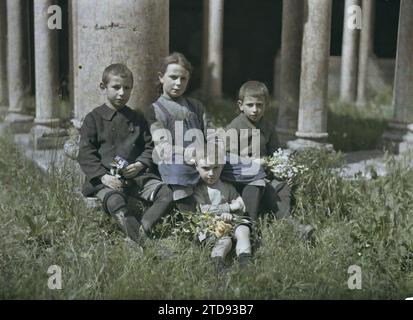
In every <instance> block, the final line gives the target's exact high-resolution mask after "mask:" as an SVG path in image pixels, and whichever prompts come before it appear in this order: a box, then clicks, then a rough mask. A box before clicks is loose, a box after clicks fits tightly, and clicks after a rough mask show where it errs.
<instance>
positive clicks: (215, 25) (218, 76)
mask: <svg viewBox="0 0 413 320" xmlns="http://www.w3.org/2000/svg"><path fill="white" fill-rule="evenodd" d="M205 14H207V15H208V31H207V34H208V49H207V67H206V68H205V69H206V70H205V69H204V72H205V71H206V72H207V73H206V75H204V76H203V82H204V83H203V88H205V90H206V94H205V96H206V97H207V98H220V97H221V96H222V59H223V58H222V47H223V33H224V0H208V13H205Z"/></svg>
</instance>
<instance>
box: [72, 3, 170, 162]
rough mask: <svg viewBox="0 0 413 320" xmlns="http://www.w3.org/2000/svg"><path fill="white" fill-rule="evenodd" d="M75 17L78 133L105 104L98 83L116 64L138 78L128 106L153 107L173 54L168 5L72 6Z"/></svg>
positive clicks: (75, 98)
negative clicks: (160, 75)
mask: <svg viewBox="0 0 413 320" xmlns="http://www.w3.org/2000/svg"><path fill="white" fill-rule="evenodd" d="M91 12H92V13H93V14H91ZM71 15H72V16H71V18H70V22H71V28H72V34H73V36H72V44H71V47H72V50H73V52H72V53H71V54H72V58H71V60H72V61H73V68H74V73H73V104H74V115H75V118H74V119H73V121H72V122H73V124H74V125H75V127H77V128H79V127H80V126H81V123H82V121H83V119H84V117H85V115H86V114H87V113H88V112H89V111H91V110H92V109H93V108H95V107H97V106H99V105H100V104H102V103H103V101H104V96H103V95H102V94H101V92H100V90H99V83H100V81H101V79H102V73H103V70H104V68H105V67H106V66H108V65H110V64H112V63H124V64H126V65H127V66H128V67H129V68H130V69H131V71H132V72H133V75H134V88H133V92H132V95H131V98H130V100H129V102H128V106H130V107H131V108H133V109H144V108H146V107H149V106H150V104H151V103H152V102H153V101H154V100H155V99H156V97H157V88H156V83H157V72H158V69H159V64H160V61H161V60H162V58H163V57H165V56H166V55H168V52H169V1H168V0H138V1H132V0H117V1H112V0H78V1H71ZM65 150H66V146H65ZM66 151H67V152H68V153H69V154H70V152H69V151H68V150H66ZM72 154H73V155H74V154H75V152H74V153H72Z"/></svg>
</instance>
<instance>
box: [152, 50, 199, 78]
mask: <svg viewBox="0 0 413 320" xmlns="http://www.w3.org/2000/svg"><path fill="white" fill-rule="evenodd" d="M170 64H179V65H180V66H182V67H184V68H185V69H186V70H188V72H189V74H192V70H193V68H192V64H191V63H190V62H189V61H188V59H187V58H186V57H185V56H184V55H183V54H182V53H180V52H173V53H171V54H170V55H169V56H167V57H165V58H164V59H163V60H162V64H161V68H160V72H161V73H162V74H164V73H165V71H166V68H168V65H170Z"/></svg>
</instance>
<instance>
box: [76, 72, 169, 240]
mask: <svg viewBox="0 0 413 320" xmlns="http://www.w3.org/2000/svg"><path fill="white" fill-rule="evenodd" d="M100 88H101V89H102V91H104V93H105V96H106V103H105V104H103V105H101V106H99V107H97V108H95V109H93V110H92V111H91V112H89V113H88V114H87V115H86V117H85V119H84V122H83V125H82V128H81V130H80V146H79V155H78V162H79V164H80V167H81V169H82V171H83V172H84V174H85V175H86V181H85V183H84V186H83V190H82V193H83V194H84V195H85V196H96V197H98V198H99V199H100V200H101V201H102V206H103V208H104V210H105V211H106V212H107V213H109V214H110V215H111V216H112V217H113V218H114V219H115V220H116V222H117V224H118V225H119V227H120V228H121V229H122V231H123V232H124V233H125V234H126V235H127V237H129V238H130V239H132V240H133V241H135V242H139V239H140V236H143V235H144V234H141V235H139V230H140V229H143V231H144V232H145V234H146V233H149V232H150V231H151V229H152V227H153V226H154V225H155V223H156V222H157V221H158V220H159V219H160V218H161V217H162V216H164V215H166V214H168V213H169V212H170V210H171V209H172V207H173V201H172V192H171V190H170V189H169V188H168V187H167V186H166V185H165V184H163V183H162V181H161V180H160V179H159V177H158V176H157V175H155V174H153V173H151V172H150V171H151V170H150V168H151V167H152V165H153V162H152V151H153V143H152V138H151V135H150V132H149V128H148V125H147V123H146V121H145V118H144V116H143V114H142V113H141V112H140V111H134V110H132V109H130V108H129V107H128V106H126V103H127V102H128V100H129V97H130V95H131V91H132V88H133V75H132V72H131V71H130V70H129V69H128V68H127V67H126V66H125V65H123V64H112V65H110V66H108V67H107V68H106V69H105V70H104V72H103V76H102V82H101V83H100ZM115 157H120V158H119V159H121V161H123V162H124V163H125V164H127V165H126V167H125V168H123V169H122V170H120V172H119V173H120V175H119V176H115V175H112V174H110V170H111V164H112V162H113V161H114V158H115ZM120 176H121V178H119V177H120ZM128 196H129V197H135V198H139V199H143V200H145V201H149V202H152V206H151V207H149V208H148V209H147V210H146V211H145V213H144V214H143V216H142V219H141V223H139V221H138V218H137V216H136V212H135V211H136V210H131V208H128Z"/></svg>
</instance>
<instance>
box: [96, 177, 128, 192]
mask: <svg viewBox="0 0 413 320" xmlns="http://www.w3.org/2000/svg"><path fill="white" fill-rule="evenodd" d="M100 180H101V181H102V183H103V184H104V185H105V186H107V187H109V188H111V189H114V190H117V191H122V188H123V186H122V182H121V181H120V180H119V179H118V178H116V177H115V176H111V175H109V174H105V175H104V176H103V177H102V178H101V179H100Z"/></svg>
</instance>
